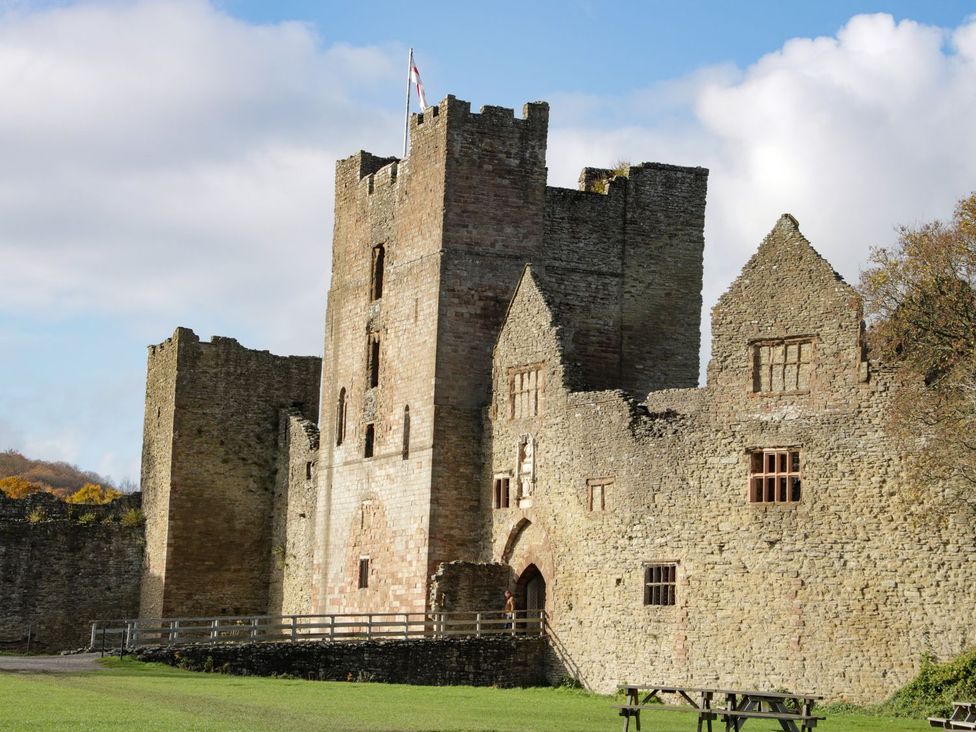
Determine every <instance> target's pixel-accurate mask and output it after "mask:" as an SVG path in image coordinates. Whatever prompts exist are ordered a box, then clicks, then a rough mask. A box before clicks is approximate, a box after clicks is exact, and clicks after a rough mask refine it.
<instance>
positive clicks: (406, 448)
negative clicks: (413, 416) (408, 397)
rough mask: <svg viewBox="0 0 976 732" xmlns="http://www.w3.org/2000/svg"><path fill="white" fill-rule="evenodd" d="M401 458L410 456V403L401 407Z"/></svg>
mask: <svg viewBox="0 0 976 732" xmlns="http://www.w3.org/2000/svg"><path fill="white" fill-rule="evenodd" d="M402 457H403V459H404V460H406V459H408V458H409V457H410V405H409V404H408V405H407V406H405V407H404V408H403V455H402Z"/></svg>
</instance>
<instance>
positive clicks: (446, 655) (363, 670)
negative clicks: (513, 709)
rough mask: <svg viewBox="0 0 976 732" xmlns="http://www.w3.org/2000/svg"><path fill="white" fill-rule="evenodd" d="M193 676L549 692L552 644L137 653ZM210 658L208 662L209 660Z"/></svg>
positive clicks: (372, 644) (471, 641)
mask: <svg viewBox="0 0 976 732" xmlns="http://www.w3.org/2000/svg"><path fill="white" fill-rule="evenodd" d="M135 656H136V658H138V659H139V660H140V661H157V662H161V663H166V664H169V665H171V666H180V667H182V668H187V669H190V670H194V671H202V670H211V669H212V670H215V671H223V672H226V673H230V674H235V675H241V676H247V675H255V676H273V675H283V674H289V675H292V676H297V677H300V678H303V679H315V680H321V681H375V682H382V683H391V684H422V685H428V686H452V685H465V686H500V687H517V686H546V685H548V683H549V681H548V674H547V660H548V657H549V656H548V644H547V642H546V639H545V638H540V637H537V636H530V637H510V636H493V637H489V638H448V639H417V640H384V641H363V642H358V643H323V642H318V641H310V642H304V643H302V642H299V643H246V644H231V643H215V644H207V645H192V646H167V647H163V646H153V647H148V648H141V649H139V650H137V651H136V653H135ZM208 659H210V660H208Z"/></svg>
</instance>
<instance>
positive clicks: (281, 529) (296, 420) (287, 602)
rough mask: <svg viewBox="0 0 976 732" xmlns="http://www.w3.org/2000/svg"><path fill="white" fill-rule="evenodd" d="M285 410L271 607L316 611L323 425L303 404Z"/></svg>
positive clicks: (276, 612)
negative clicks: (314, 582) (318, 482)
mask: <svg viewBox="0 0 976 732" xmlns="http://www.w3.org/2000/svg"><path fill="white" fill-rule="evenodd" d="M282 411H283V413H282V414H281V415H280V417H279V427H278V465H277V469H276V472H275V489H274V497H273V499H272V505H273V514H272V525H271V560H270V572H271V582H270V587H269V589H268V613H269V614H272V615H303V614H308V613H310V612H311V611H312V561H311V559H312V551H313V547H314V544H315V508H316V507H315V499H316V490H315V475H316V473H317V472H318V466H317V464H316V460H317V458H318V448H319V430H318V427H317V426H316V425H315V423H314V422H310V421H309V420H307V419H305V418H304V417H303V416H302V415H301V412H299V411H298V410H297V409H287V410H282Z"/></svg>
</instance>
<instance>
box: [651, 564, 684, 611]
mask: <svg viewBox="0 0 976 732" xmlns="http://www.w3.org/2000/svg"><path fill="white" fill-rule="evenodd" d="M677 576H678V565H677V564H676V563H675V562H668V563H665V564H647V565H644V604H645V605H674V596H675V587H676V585H677Z"/></svg>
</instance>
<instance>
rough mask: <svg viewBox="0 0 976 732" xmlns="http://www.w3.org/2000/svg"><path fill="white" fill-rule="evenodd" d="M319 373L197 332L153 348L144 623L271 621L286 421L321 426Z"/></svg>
mask: <svg viewBox="0 0 976 732" xmlns="http://www.w3.org/2000/svg"><path fill="white" fill-rule="evenodd" d="M320 368H321V360H320V359H318V358H313V357H297V356H289V357H281V356H274V355H272V354H270V353H268V352H267V351H252V350H249V349H247V348H244V347H242V346H241V345H240V344H239V343H238V342H237V341H235V340H234V339H232V338H221V337H217V336H215V337H214V338H213V339H212V341H210V342H209V343H208V342H201V341H200V339H199V338H198V337H197V336H196V335H195V334H194V333H193V331H191V330H189V329H186V328H178V329H177V330H176V332H175V333H174V335H173V337H172V338H170V339H168V340H166V341H165V342H164V343H162V344H160V345H158V346H151V347H150V349H149V368H148V374H149V377H148V380H147V400H146V404H147V412H146V423H145V438H144V444H145V445H147V446H148V447H146V448H144V451H143V453H144V462H143V474H142V485H143V486H144V490H145V493H146V511H147V535H149V537H150V544H149V551H148V553H147V571H146V573H145V576H144V578H143V585H142V603H141V610H140V614H141V616H142V617H153V616H155V617H160V616H163V617H166V616H170V617H171V616H185V615H218V614H249V613H264V612H266V611H267V607H268V599H269V598H268V592H269V586H270V579H271V577H270V565H271V557H272V542H271V536H272V520H271V516H272V511H273V495H274V490H275V475H276V470H277V467H278V442H279V419H280V410H281V409H286V408H295V409H298V410H300V411H301V412H302V414H304V415H306V416H307V417H308V418H309V419H311V420H313V421H314V420H315V419H317V414H318V400H319V373H320Z"/></svg>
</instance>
